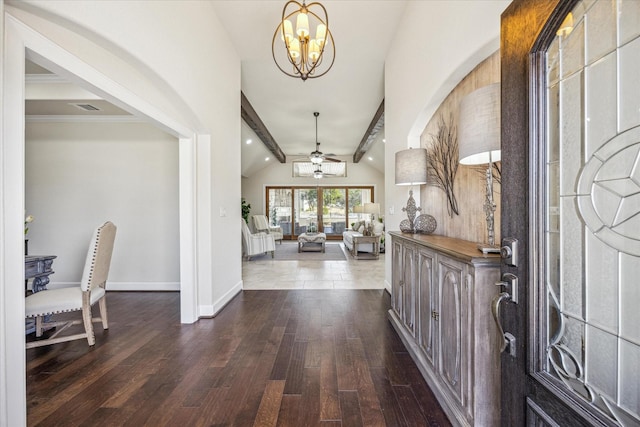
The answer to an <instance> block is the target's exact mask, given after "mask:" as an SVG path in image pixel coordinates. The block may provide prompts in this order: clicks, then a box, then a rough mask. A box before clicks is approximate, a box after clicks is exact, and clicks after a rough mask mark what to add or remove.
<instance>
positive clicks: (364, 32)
mask: <svg viewBox="0 0 640 427" xmlns="http://www.w3.org/2000/svg"><path fill="white" fill-rule="evenodd" d="M322 3H323V4H324V6H325V7H326V9H327V13H328V17H329V28H330V30H331V32H332V34H333V38H334V40H335V47H336V59H335V64H334V66H333V68H332V69H331V70H330V71H329V72H328V73H327V74H326V75H324V76H322V77H320V78H318V79H309V80H307V81H302V80H301V79H296V78H292V77H288V76H286V75H284V74H283V73H282V72H281V71H280V70H278V68H277V67H276V65H275V64H274V62H273V58H272V53H271V41H272V38H273V33H274V32H275V29H276V27H277V25H278V23H279V21H280V19H281V14H282V7H283V6H284V4H285V1H284V0H277V1H271V0H246V1H238V0H213V1H212V2H211V5H212V7H213V8H214V10H215V12H216V14H217V15H218V17H219V19H220V23H221V25H222V26H223V27H224V28H225V29H226V31H227V33H228V34H229V37H230V39H231V41H232V43H233V45H234V46H235V48H236V50H237V53H238V56H239V58H240V61H241V69H242V83H241V84H242V91H243V93H244V94H245V96H246V97H247V99H248V100H249V102H250V103H251V105H252V106H253V108H254V109H255V111H256V112H257V114H258V115H259V117H260V119H261V120H262V122H263V123H264V125H265V126H266V127H267V129H268V130H269V132H270V133H271V135H272V136H273V138H274V139H275V141H276V143H277V144H278V145H279V146H280V148H281V149H282V151H283V152H284V153H285V154H286V156H287V161H290V160H296V159H300V158H302V157H305V156H306V155H308V153H310V152H311V151H313V150H314V149H315V141H316V122H315V117H314V116H313V113H314V112H315V111H317V112H319V113H320V115H319V117H318V141H319V142H320V151H322V152H324V153H325V154H327V153H331V154H332V155H333V156H335V157H339V158H341V159H343V160H349V161H352V157H353V154H354V152H355V151H356V148H357V147H358V145H359V144H360V141H361V140H362V139H363V137H365V133H366V131H367V129H368V127H369V125H370V123H371V121H372V119H373V117H374V115H375V113H376V111H377V109H378V107H379V106H380V103H381V102H382V100H383V98H384V59H385V56H386V53H387V50H388V48H389V45H390V43H391V41H392V39H393V37H394V34H395V31H396V28H397V25H398V22H399V20H400V18H401V16H402V13H403V11H404V8H405V5H406V3H407V2H406V1H401V0H391V1H383V0H377V1H360V0H323V1H322ZM277 42H278V47H281V45H280V43H281V42H280V40H279V39H278V40H277ZM41 71H42V70H37V68H31V67H30V68H28V69H27V74H31V73H38V72H41ZM42 101H44V100H41V101H38V100H37V99H34V98H31V99H30V100H28V101H27V106H26V108H27V114H38V115H45V114H73V113H74V112H75V111H74V109H75V110H77V112H78V113H79V114H87V113H84V112H82V111H81V110H80V109H78V108H76V107H70V106H69V105H68V103H69V102H72V101H77V102H80V101H82V99H80V98H75V99H73V100H71V99H68V100H62V101H61V102H60V103H59V104H58V107H60V108H62V107H64V109H65V110H66V112H63V111H62V110H56V107H55V103H54V102H53V101H52V100H47V101H46V102H42ZM102 102H104V101H99V100H95V98H94V99H93V101H92V103H94V104H96V103H102ZM101 105H102V106H103V107H104V108H105V109H106V108H107V107H106V106H104V105H103V104H101ZM69 108H71V109H69ZM98 114H99V113H98ZM111 114H117V113H114V112H112V113H111ZM241 136H242V137H241V139H242V140H241V141H239V143H240V144H242V175H243V176H251V175H252V174H254V173H255V172H256V171H258V170H260V169H262V168H264V167H267V166H268V165H269V164H271V163H272V162H274V161H277V160H275V158H274V156H273V155H272V154H271V153H270V152H269V151H268V150H267V149H266V147H265V146H264V145H263V144H262V143H261V142H260V140H259V138H257V136H256V135H255V134H254V132H253V131H252V130H251V129H250V128H249V126H248V125H246V124H245V123H244V122H243V123H242V129H241ZM383 137H384V128H383V129H382V131H381V132H380V133H379V134H378V136H377V138H376V140H375V142H374V144H373V145H372V147H371V148H370V149H369V151H368V152H367V154H366V155H365V156H364V157H363V158H362V160H361V161H362V162H368V163H369V164H370V165H371V166H373V167H375V168H376V169H378V170H379V171H380V172H384V147H383V142H382V139H383ZM248 139H251V140H252V141H253V142H252V144H246V141H247V140H248ZM267 157H268V158H269V160H268V161H266V160H265V159H266V158H267Z"/></svg>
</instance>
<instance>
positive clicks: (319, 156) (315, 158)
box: [309, 111, 342, 165]
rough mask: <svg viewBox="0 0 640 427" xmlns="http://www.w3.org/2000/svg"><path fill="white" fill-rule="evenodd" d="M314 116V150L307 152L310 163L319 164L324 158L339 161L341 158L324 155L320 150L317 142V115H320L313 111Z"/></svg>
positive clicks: (329, 160)
mask: <svg viewBox="0 0 640 427" xmlns="http://www.w3.org/2000/svg"><path fill="white" fill-rule="evenodd" d="M313 115H314V117H315V118H316V149H315V151H312V152H311V154H309V160H310V161H311V163H313V164H316V165H319V164H321V163H322V162H324V161H325V160H326V161H328V162H341V161H342V160H340V159H334V158H331V157H326V156H325V155H324V154H323V153H322V151H320V143H319V142H318V116H319V115H320V113H318V112H317V111H316V112H314V113H313ZM327 155H328V156H334V155H335V154H327Z"/></svg>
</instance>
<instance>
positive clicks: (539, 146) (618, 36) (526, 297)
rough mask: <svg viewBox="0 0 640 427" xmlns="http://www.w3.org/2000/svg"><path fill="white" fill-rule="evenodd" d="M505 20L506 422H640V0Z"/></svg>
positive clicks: (529, 12) (584, 0)
mask: <svg viewBox="0 0 640 427" xmlns="http://www.w3.org/2000/svg"><path fill="white" fill-rule="evenodd" d="M501 28H502V30H501V59H502V65H501V66H502V151H503V153H502V216H501V218H502V230H501V231H502V236H503V244H505V245H506V244H507V243H508V242H509V240H508V239H509V238H512V239H513V240H512V241H516V242H517V243H516V244H511V246H512V249H513V253H514V254H515V257H511V258H509V259H505V260H504V261H503V267H502V272H503V274H506V273H510V274H512V275H514V276H515V277H517V279H518V284H519V285H518V286H517V291H518V295H517V302H514V301H510V302H506V303H504V306H502V307H500V311H501V312H502V325H503V327H504V330H505V332H506V333H507V334H509V335H508V336H509V337H510V338H511V339H510V340H509V341H510V342H509V345H508V346H507V348H506V351H505V352H504V353H503V354H502V359H501V361H502V425H504V426H522V425H527V426H586V425H604V426H609V425H611V426H614V425H620V426H640V308H639V307H640V1H637V0H571V1H560V0H549V1H540V0H514V2H513V3H511V5H510V6H509V7H508V8H507V10H506V11H505V12H504V13H503V15H502V26H501ZM503 253H504V255H507V252H506V251H504V252H503ZM511 277H513V276H511Z"/></svg>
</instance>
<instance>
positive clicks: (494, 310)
mask: <svg viewBox="0 0 640 427" xmlns="http://www.w3.org/2000/svg"><path fill="white" fill-rule="evenodd" d="M510 299H511V295H509V294H508V293H507V292H500V293H499V294H498V295H496V296H495V298H493V301H491V314H493V320H495V322H496V325H497V326H498V332H499V333H500V337H502V343H501V344H500V353H502V352H504V351H505V350H506V349H507V346H508V345H509V341H508V340H507V338H506V337H505V335H504V329H502V323H500V304H501V303H502V301H509V300H510Z"/></svg>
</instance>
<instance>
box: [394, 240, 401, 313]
mask: <svg viewBox="0 0 640 427" xmlns="http://www.w3.org/2000/svg"><path fill="white" fill-rule="evenodd" d="M391 250H392V257H391V308H392V309H393V311H395V312H396V314H397V315H398V317H400V318H402V301H403V296H402V293H403V292H402V288H403V286H402V276H403V268H402V243H401V242H400V241H399V240H397V239H393V243H392V249H391Z"/></svg>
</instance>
